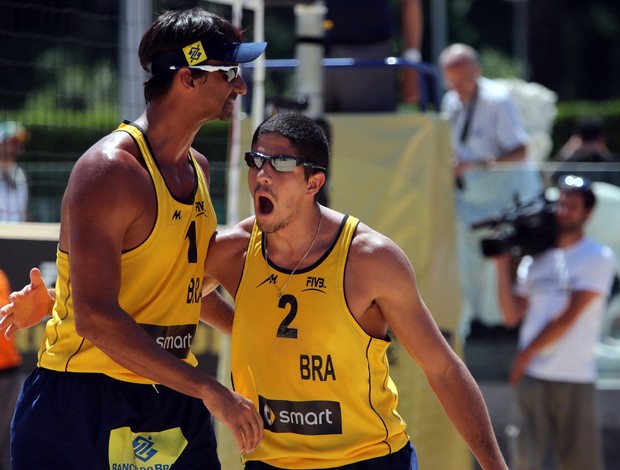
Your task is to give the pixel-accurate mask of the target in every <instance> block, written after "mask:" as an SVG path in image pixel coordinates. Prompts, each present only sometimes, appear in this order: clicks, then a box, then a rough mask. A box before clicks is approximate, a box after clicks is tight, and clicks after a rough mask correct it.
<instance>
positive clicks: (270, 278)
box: [256, 274, 278, 289]
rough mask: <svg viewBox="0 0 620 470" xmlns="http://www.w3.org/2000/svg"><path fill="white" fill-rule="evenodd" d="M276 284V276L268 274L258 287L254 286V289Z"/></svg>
mask: <svg viewBox="0 0 620 470" xmlns="http://www.w3.org/2000/svg"><path fill="white" fill-rule="evenodd" d="M276 282H278V275H277V274H270V275H269V276H268V277H267V279H265V280H264V281H263V282H261V283H260V284H259V285H257V286H256V288H257V289H258V288H259V287H260V286H262V285H263V284H266V283H269V284H275V283H276Z"/></svg>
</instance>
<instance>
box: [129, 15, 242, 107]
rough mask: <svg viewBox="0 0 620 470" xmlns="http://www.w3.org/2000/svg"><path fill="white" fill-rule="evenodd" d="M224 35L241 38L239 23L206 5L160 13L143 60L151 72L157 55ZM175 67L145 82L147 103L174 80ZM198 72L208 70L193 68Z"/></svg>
mask: <svg viewBox="0 0 620 470" xmlns="http://www.w3.org/2000/svg"><path fill="white" fill-rule="evenodd" d="M214 35H221V36H223V37H224V38H225V39H227V40H228V41H238V42H240V41H241V36H240V34H239V32H238V31H237V30H236V29H235V27H234V26H233V25H232V24H231V23H230V22H228V21H227V20H225V19H224V18H222V17H221V16H218V15H215V14H213V13H210V12H208V11H205V10H203V9H202V8H192V9H188V10H176V11H166V12H164V13H162V14H161V15H159V16H158V17H157V18H156V19H155V21H154V22H153V24H152V25H151V26H150V27H149V29H148V30H147V31H146V32H145V33H144V35H143V36H142V40H141V41H140V47H139V48H138V56H139V57H140V64H141V65H142V68H143V69H144V70H146V71H147V72H152V69H151V65H152V62H153V59H154V58H156V57H158V56H160V55H162V54H165V53H167V52H170V51H173V50H175V49H179V48H182V47H185V46H187V45H188V44H192V43H193V42H196V41H198V40H201V39H208V38H211V37H213V36H214ZM175 73H176V72H175V71H174V70H171V71H168V72H165V73H158V74H156V75H153V76H151V77H150V78H149V79H148V80H147V81H146V82H145V83H144V98H145V100H146V102H147V103H149V102H151V101H152V100H154V99H157V98H159V97H161V96H163V95H164V94H165V93H166V92H167V91H168V90H169V89H170V86H171V84H172V78H173V77H174V74H175ZM192 73H193V74H194V75H196V76H201V75H204V72H200V71H192Z"/></svg>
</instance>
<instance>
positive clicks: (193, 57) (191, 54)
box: [183, 41, 207, 65]
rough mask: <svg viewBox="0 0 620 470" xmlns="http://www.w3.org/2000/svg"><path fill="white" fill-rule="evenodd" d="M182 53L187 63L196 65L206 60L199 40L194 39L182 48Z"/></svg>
mask: <svg viewBox="0 0 620 470" xmlns="http://www.w3.org/2000/svg"><path fill="white" fill-rule="evenodd" d="M183 54H185V59H186V60H187V65H196V64H198V63H200V62H203V61H205V60H207V54H206V53H205V50H204V47H202V43H201V42H200V41H196V42H195V43H193V44H190V45H189V46H185V47H184V48H183Z"/></svg>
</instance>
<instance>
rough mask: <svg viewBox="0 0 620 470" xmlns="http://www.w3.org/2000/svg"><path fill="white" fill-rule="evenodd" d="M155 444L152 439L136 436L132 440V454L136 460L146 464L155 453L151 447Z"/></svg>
mask: <svg viewBox="0 0 620 470" xmlns="http://www.w3.org/2000/svg"><path fill="white" fill-rule="evenodd" d="M154 445H155V443H154V442H153V438H152V437H151V436H149V437H143V436H138V437H136V438H135V439H134V440H133V452H134V455H135V456H136V458H137V459H138V460H142V461H143V462H146V461H147V460H151V458H152V457H153V456H154V455H155V454H156V453H157V449H155V448H154V447H153V446H154Z"/></svg>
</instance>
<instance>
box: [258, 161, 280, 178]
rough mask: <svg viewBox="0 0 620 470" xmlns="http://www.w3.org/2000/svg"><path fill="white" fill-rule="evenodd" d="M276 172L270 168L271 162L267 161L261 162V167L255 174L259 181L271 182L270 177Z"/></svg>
mask: <svg viewBox="0 0 620 470" xmlns="http://www.w3.org/2000/svg"><path fill="white" fill-rule="evenodd" d="M274 171H276V170H274V168H273V167H272V166H271V162H270V161H269V160H267V161H265V162H263V166H261V167H260V168H259V169H258V173H257V174H256V178H257V179H258V180H260V181H271V177H272V175H273V172H274Z"/></svg>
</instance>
